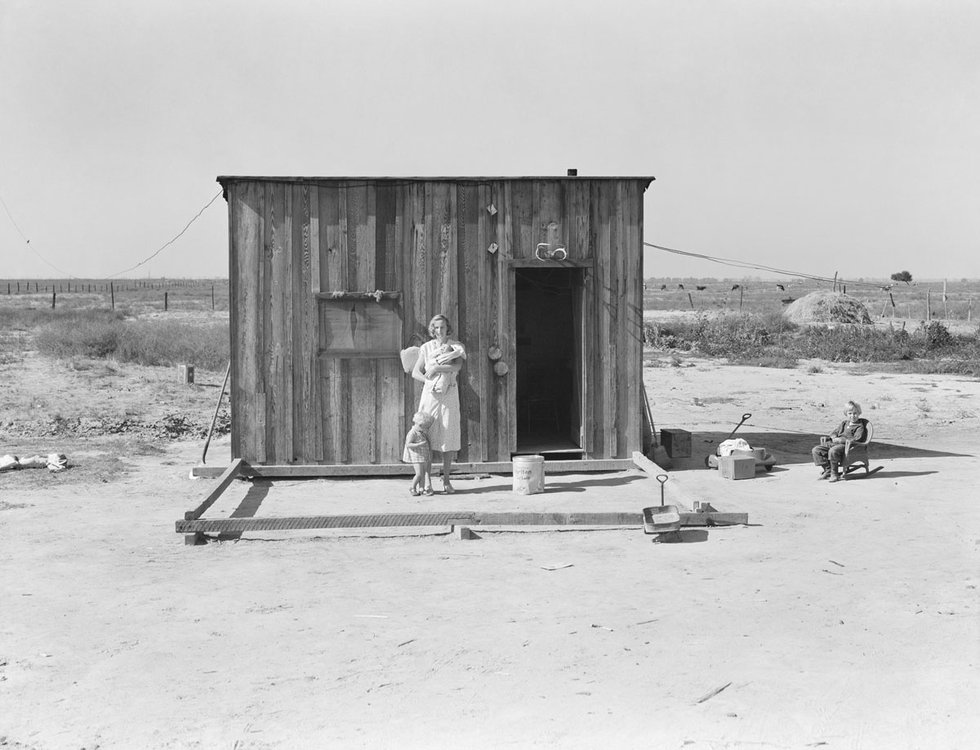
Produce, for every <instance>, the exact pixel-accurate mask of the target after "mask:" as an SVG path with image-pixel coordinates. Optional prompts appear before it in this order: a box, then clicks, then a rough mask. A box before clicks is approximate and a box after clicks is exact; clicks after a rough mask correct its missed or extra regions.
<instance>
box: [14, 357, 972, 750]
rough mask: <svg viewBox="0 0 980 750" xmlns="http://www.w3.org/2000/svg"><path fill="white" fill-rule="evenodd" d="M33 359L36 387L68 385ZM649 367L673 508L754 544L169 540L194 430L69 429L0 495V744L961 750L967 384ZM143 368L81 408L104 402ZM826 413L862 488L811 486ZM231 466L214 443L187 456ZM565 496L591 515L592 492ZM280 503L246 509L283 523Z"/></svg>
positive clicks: (374, 487) (563, 539) (562, 538)
mask: <svg viewBox="0 0 980 750" xmlns="http://www.w3.org/2000/svg"><path fill="white" fill-rule="evenodd" d="M32 362H33V364H31V365H30V367H31V368H39V369H37V370H34V369H31V370H30V372H31V377H41V376H43V377H45V378H47V379H46V380H45V381H44V382H45V389H46V391H48V392H52V393H58V392H60V391H59V389H60V388H62V387H67V380H66V379H70V378H75V377H76V376H77V372H71V373H69V372H68V371H67V370H66V369H65V368H63V367H62V368H60V369H58V368H49V369H50V371H43V368H44V367H46V366H47V365H44V364H43V363H39V362H37V361H34V360H32ZM648 364H649V366H648V367H647V368H646V369H645V370H644V375H645V383H646V387H647V389H648V392H649V394H650V398H651V401H652V404H651V406H652V410H653V414H654V418H655V421H656V422H657V427H658V428H661V427H680V428H684V429H688V430H691V431H692V432H693V433H694V434H693V451H692V456H691V457H690V458H688V459H677V460H676V461H675V468H674V470H672V471H671V472H670V477H671V478H670V480H669V481H668V484H667V488H668V491H669V492H670V493H671V499H677V501H678V502H680V501H681V500H682V499H683V500H684V501H689V500H691V499H694V498H701V499H709V500H710V501H711V502H712V503H714V504H715V505H717V506H720V507H722V509H726V508H727V509H737V510H742V511H746V512H748V513H749V519H750V525H749V526H744V527H729V528H711V529H709V530H699V531H697V533H691V534H689V535H688V536H687V537H686V538H685V541H686V542H690V543H681V544H655V543H652V542H651V537H649V536H645V535H644V534H643V533H642V531H641V530H639V529H636V528H612V529H603V530H594V531H582V530H576V531H565V532H557V531H543V530H533V531H523V532H496V533H482V534H481V538H480V539H478V540H474V541H461V540H458V539H456V538H454V537H453V536H452V535H450V534H448V533H446V531H445V530H444V529H438V528H437V529H435V530H430V531H428V532H421V531H419V532H406V531H403V532H400V533H391V534H381V533H377V532H374V533H371V534H368V533H363V532H362V533H358V532H347V533H341V532H304V533H294V534H279V535H273V534H255V535H251V536H246V537H244V538H242V539H241V540H239V541H235V542H231V541H229V542H223V543H214V544H209V545H207V546H203V547H185V546H184V545H183V543H182V537H180V536H178V535H177V534H175V533H174V521H175V520H176V519H177V518H180V517H182V514H183V512H184V511H185V510H187V509H189V508H191V507H193V506H194V505H196V504H197V502H198V501H199V500H200V499H201V498H202V497H203V496H204V495H205V494H206V493H207V491H208V489H209V488H210V486H211V485H212V484H213V481H210V480H194V479H191V478H190V477H189V475H188V469H189V468H190V467H191V466H192V465H194V464H196V463H198V462H199V459H200V450H201V441H200V440H194V441H189V442H188V441H183V442H180V441H163V440H157V441H155V442H152V450H151V447H150V446H147V445H145V444H144V443H143V442H139V443H126V442H119V441H120V440H122V439H123V438H120V436H115V437H114V438H113V440H116V442H111V441H108V442H107V439H103V438H96V437H88V438H81V437H77V436H76V437H73V438H72V440H74V441H76V442H74V443H72V450H71V451H69V452H70V453H72V454H73V455H72V457H73V459H74V460H75V462H76V466H75V467H74V468H73V469H72V470H70V471H68V472H65V473H63V474H48V473H47V472H45V471H43V470H37V471H29V470H23V471H19V472H8V473H5V474H2V475H0V571H2V575H0V747H11V748H70V749H72V750H78V749H79V748H88V749H89V750H92V748H96V747H99V748H229V749H231V748H294V747H343V748H357V747H370V748H379V747H380V748H416V747H418V748H431V747H439V748H441V747H446V748H450V747H452V748H457V747H465V748H509V747H512V748H525V747H541V748H544V747H562V748H597V747H604V748H605V747H610V748H641V747H643V748H649V747H656V748H661V747H663V748H691V749H692V750H700V749H702V748H705V749H707V748H743V747H745V748H808V747H827V748H968V747H974V746H975V745H976V742H977V737H978V735H980V719H978V718H977V716H978V714H977V712H976V702H977V698H978V695H980V692H978V688H980V676H978V675H980V672H978V659H980V619H978V604H980V601H978V594H977V585H978V578H980V575H978V573H980V566H978V551H980V547H978V544H980V518H978V514H977V513H976V510H975V502H976V501H975V499H974V498H975V491H974V490H970V489H969V488H970V487H971V486H973V485H975V483H976V481H977V477H978V476H980V474H978V469H980V462H978V459H977V457H976V445H977V438H976V436H977V433H978V429H980V416H978V412H980V383H978V382H977V381H976V380H971V379H965V378H957V377H946V376H922V375H914V376H899V375H870V376H868V375H862V374H860V373H859V372H857V371H855V370H854V369H851V368H846V367H832V366H828V365H826V364H821V363H804V364H803V365H802V366H801V367H800V368H799V369H796V370H768V369H767V370H760V369H754V368H740V367H723V366H720V365H718V364H716V363H710V362H705V361H683V362H679V365H680V366H673V365H674V364H675V363H674V361H673V360H672V359H671V358H669V357H652V358H651V359H650V362H649V363H648ZM20 366H21V365H14V364H7V365H5V366H4V367H5V368H6V370H5V372H6V374H7V375H8V376H9V374H10V369H9V368H11V367H20ZM134 373H135V374H134ZM139 374H140V373H137V372H135V371H132V370H130V368H120V372H119V374H114V375H113V376H112V378H113V382H114V383H116V386H115V387H114V388H111V389H102V391H97V389H92V391H91V392H92V393H97V392H101V393H103V397H106V398H108V396H106V395H105V394H107V393H111V394H113V395H112V396H111V399H110V402H111V404H112V405H113V406H112V408H115V409H117V410H119V411H120V412H123V413H124V412H125V409H126V408H129V407H127V406H126V405H125V403H123V402H124V400H125V399H126V398H128V396H126V394H127V393H130V391H128V390H126V388H125V386H126V385H127V384H132V382H133V377H134V376H135V375H139ZM142 375H144V376H145V373H142ZM63 380H64V381H65V382H62V381H63ZM218 382H219V383H220V380H218ZM8 383H9V378H8ZM35 387H36V386H35ZM84 391H85V389H84V388H79V389H78V390H77V391H76V392H75V397H76V398H81V397H82V394H83V393H84ZM214 396H215V389H214V388H213V387H212V388H211V390H210V392H209V396H208V398H206V399H205V398H203V397H202V398H201V403H199V404H197V405H196V406H195V407H193V408H195V409H196V410H197V412H199V413H196V416H195V418H202V417H201V414H203V418H204V419H205V421H206V419H207V418H209V417H210V411H211V409H213V398H214ZM141 398H144V400H145V398H146V396H145V395H143V396H141ZM174 398H177V396H175V397H174ZM846 398H856V399H857V400H859V401H861V402H862V403H863V405H864V407H865V410H866V415H867V416H869V417H870V418H871V419H872V420H874V422H875V425H876V430H877V431H876V438H877V440H878V441H879V442H878V443H877V444H876V446H875V448H874V451H875V452H874V464H875V465H880V466H882V467H884V468H883V469H882V471H880V472H878V473H877V474H875V475H874V476H873V477H870V478H868V479H862V480H858V481H848V482H843V483H838V484H836V485H828V483H826V482H818V481H816V471H815V469H814V467H813V466H812V465H809V464H808V463H807V461H808V452H809V447H810V445H811V444H812V442H813V438H814V436H815V435H816V434H817V433H820V432H823V431H825V430H827V429H829V428H830V427H831V426H832V425H833V424H834V423H835V422H836V420H837V419H838V418H839V412H840V411H841V409H842V404H843V401H844V400H845V399H846ZM172 402H173V399H170V404H168V405H167V407H166V408H168V409H169V408H172ZM76 406H77V405H76ZM105 407H106V404H105V403H103V404H101V405H96V406H94V407H89V408H94V409H99V408H105ZM134 408H135V407H134ZM188 408H191V407H188ZM743 413H751V414H752V417H751V418H750V419H748V420H747V422H746V424H745V425H743V427H742V428H741V429H740V430H739V433H738V434H740V435H743V436H745V437H746V438H747V439H748V440H749V441H750V442H751V443H752V444H755V445H759V444H761V445H764V446H766V447H768V448H769V449H770V450H771V451H772V452H773V453H774V454H775V455H776V457H777V460H778V463H777V466H776V467H775V469H774V470H773V471H772V472H771V473H762V474H760V475H759V476H757V477H756V478H755V479H752V480H746V481H740V482H731V481H726V480H723V479H721V478H720V477H719V475H718V473H717V472H714V471H708V470H705V469H703V468H702V466H703V463H702V462H703V458H704V456H705V455H707V454H708V453H710V452H712V451H713V450H714V447H715V445H716V444H717V441H718V440H720V439H722V438H724V437H725V436H726V435H727V433H728V432H729V431H730V430H731V428H732V427H734V425H735V424H736V423H737V422H738V421H739V419H740V418H741V416H742V414H743ZM0 436H3V433H0ZM123 437H124V436H123ZM4 439H5V440H7V445H8V446H12V447H7V448H2V449H0V453H8V452H19V453H22V454H23V453H33V452H37V453H47V452H50V451H53V450H59V449H62V448H63V447H64V446H63V444H61V443H59V444H55V443H54V442H53V441H54V440H56V437H52V436H46V437H42V438H37V439H33V440H28V439H27V438H25V437H23V436H22V435H20V434H19V433H18V434H17V435H15V436H13V437H11V435H9V434H7V435H6V437H5V438H4ZM141 439H142V438H141ZM141 445H142V446H144V447H142V448H141V447H140V446H141ZM110 455H111V456H112V457H113V459H114V460H115V461H116V463H115V464H112V467H113V469H112V471H108V470H106V472H105V473H104V474H103V475H99V474H98V472H93V469H92V467H93V466H94V465H99V466H102V467H103V468H105V467H106V466H108V465H109V464H108V463H107V462H108V458H107V457H108V456H110ZM227 456H228V442H227V439H226V438H223V439H221V440H219V441H218V442H217V443H216V444H215V445H214V446H213V448H212V450H211V452H210V453H209V463H218V464H220V463H222V462H223V461H226V460H227ZM599 476H604V475H599ZM626 479H629V481H628V482H627V481H625V479H622V478H621V479H620V480H617V479H616V478H615V477H613V478H611V479H610V480H609V486H610V487H611V486H612V485H614V484H616V483H617V482H618V484H619V485H620V486H621V487H625V488H627V490H628V491H629V492H634V493H635V495H636V497H635V500H633V501H632V502H633V503H634V504H635V505H636V508H637V509H639V507H641V506H642V505H644V504H649V498H650V497H652V496H653V495H652V493H653V490H652V489H650V486H653V487H655V486H656V485H655V483H654V482H653V480H652V479H648V478H644V477H640V478H638V479H637V478H634V477H632V476H630V477H627V478H626ZM556 481H557V480H556ZM565 481H566V482H568V483H569V484H568V486H566V488H565V489H568V490H572V489H578V490H579V491H578V492H577V493H576V494H575V497H576V502H579V503H590V502H593V501H594V502H595V503H597V504H600V505H601V503H602V502H603V499H604V497H605V495H604V493H605V492H606V491H607V490H606V489H605V485H604V484H603V483H602V482H597V481H596V480H595V476H594V475H593V476H592V477H590V478H589V479H586V480H582V481H581V482H579V486H578V487H577V488H576V487H572V486H571V485H573V484H575V483H576V482H577V481H578V480H576V479H575V477H574V475H573V476H572V477H571V478H569V479H567V480H565ZM481 482H485V483H487V486H492V487H497V488H498V489H499V487H500V486H503V487H506V483H507V480H506V479H502V478H500V477H494V478H476V479H472V480H463V481H460V482H458V486H459V489H460V490H461V491H460V492H459V493H458V494H457V495H456V496H454V498H453V503H454V504H456V505H457V507H472V506H474V505H476V504H477V503H479V502H481V498H484V497H491V495H492V493H491V494H486V495H484V494H481V490H480V488H481V487H483V485H481V484H480V483H481ZM643 483H646V484H645V485H644V484H643ZM404 485H405V481H404V480H373V482H372V483H371V484H365V485H347V486H345V491H347V492H349V493H352V495H353V496H354V497H361V498H366V497H374V496H375V495H382V494H385V493H391V494H392V496H394V494H397V495H398V496H399V497H402V496H403V494H404ZM290 486H293V487H295V488H296V489H295V492H294V495H293V496H298V495H299V494H300V490H299V485H298V483H284V484H283V486H281V487H278V488H276V489H275V490H274V492H273V493H272V494H275V495H276V497H277V498H278V500H279V501H280V502H282V503H285V504H288V503H289V502H291V500H290V497H291V495H290V492H291V490H290ZM302 487H303V492H305V493H307V494H314V495H315V494H316V493H317V492H321V493H322V497H324V498H326V497H329V496H331V494H334V495H339V494H341V493H340V491H339V490H338V489H337V488H336V487H335V486H333V485H332V484H331V483H329V482H319V483H318V484H316V485H310V484H306V485H302ZM365 488H369V489H368V490H367V491H366V490H365ZM468 494H469V497H467V495H468ZM506 495H507V493H506V492H505V493H504V494H503V495H502V496H499V497H506ZM492 496H493V497H498V495H492ZM564 496H565V495H564V494H562V493H561V492H559V493H557V494H555V495H549V494H547V493H546V494H545V495H544V496H541V497H543V498H544V501H547V502H551V498H556V500H555V501H556V502H559V501H560V502H564V500H562V498H563V497H564ZM438 499H441V501H442V503H443V504H445V498H439V496H437V500H438ZM497 501H498V502H503V500H502V499H498V500H497ZM464 504H465V506H464Z"/></svg>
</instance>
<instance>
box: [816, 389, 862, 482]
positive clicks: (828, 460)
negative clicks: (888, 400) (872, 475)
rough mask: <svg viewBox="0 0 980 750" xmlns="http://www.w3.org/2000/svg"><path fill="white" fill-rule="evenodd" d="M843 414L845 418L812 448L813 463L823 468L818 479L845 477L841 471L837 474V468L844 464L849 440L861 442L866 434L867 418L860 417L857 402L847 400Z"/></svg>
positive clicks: (834, 479) (832, 480) (859, 408)
mask: <svg viewBox="0 0 980 750" xmlns="http://www.w3.org/2000/svg"><path fill="white" fill-rule="evenodd" d="M844 416H845V417H847V419H845V420H844V421H843V422H841V423H840V424H839V425H838V426H837V429H835V430H834V431H833V432H831V433H830V435H825V436H823V437H821V438H820V445H817V446H814V448H813V451H812V453H813V463H814V464H816V465H817V466H819V467H820V468H822V469H823V473H821V474H820V477H819V478H820V479H829V480H830V481H831V482H836V481H838V480H839V479H846V478H847V475H846V473H844V472H843V471H841V473H840V474H838V469H839V468H841V467H843V465H844V459H845V456H846V454H847V448H848V445H850V443H851V442H857V443H861V442H863V441H864V439H865V438H866V437H867V436H868V427H867V425H868V420H866V419H861V405H860V404H859V403H857V402H856V401H848V402H847V405H846V406H845V408H844Z"/></svg>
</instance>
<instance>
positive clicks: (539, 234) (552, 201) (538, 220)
mask: <svg viewBox="0 0 980 750" xmlns="http://www.w3.org/2000/svg"><path fill="white" fill-rule="evenodd" d="M561 192H562V183H561V181H559V180H535V181H534V182H533V186H532V195H533V201H534V208H533V216H534V218H533V224H532V230H533V236H532V239H531V242H530V243H529V246H528V252H529V254H530V257H534V253H535V250H536V249H537V246H538V243H541V242H543V243H545V244H547V245H548V246H549V248H551V249H555V248H556V247H558V246H561V247H566V246H567V245H568V241H567V239H565V237H566V234H565V221H564V213H563V210H562V194H561Z"/></svg>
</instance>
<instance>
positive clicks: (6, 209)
mask: <svg viewBox="0 0 980 750" xmlns="http://www.w3.org/2000/svg"><path fill="white" fill-rule="evenodd" d="M0 204H3V210H4V212H5V213H6V214H7V218H8V219H10V223H11V224H13V225H14V229H16V230H17V234H19V235H20V236H21V237H22V238H23V240H24V244H25V245H27V249H28V250H30V251H31V252H32V253H34V255H36V256H37V257H38V258H39V259H40V260H41V261H42V262H43V263H45V264H46V265H48V266H50V267H51V268H53V269H54V270H55V271H57V272H58V273H60V274H61V275H62V276H67V277H68V278H72V279H73V278H75V277H74V276H72V275H71V274H70V273H68V272H67V271H64V270H62V269H60V268H58V266H56V265H55V264H54V263H52V262H51V261H50V260H48V259H47V258H45V257H44V256H43V255H41V253H39V252H38V251H37V250H36V249H35V248H33V247H31V240H30V238H29V237H28V236H27V235H26V234H24V232H23V231H22V230H21V228H20V226H19V225H18V224H17V222H16V221H15V220H14V215H13V214H12V213H10V208H9V207H8V206H7V201H5V200H4V199H3V196H2V195H0Z"/></svg>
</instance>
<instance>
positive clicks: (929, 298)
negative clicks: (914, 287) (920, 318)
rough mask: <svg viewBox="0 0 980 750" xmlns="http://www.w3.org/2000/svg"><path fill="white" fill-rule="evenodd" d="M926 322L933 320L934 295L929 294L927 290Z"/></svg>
mask: <svg viewBox="0 0 980 750" xmlns="http://www.w3.org/2000/svg"><path fill="white" fill-rule="evenodd" d="M926 320H927V321H931V320H932V295H931V294H929V290H928V289H926Z"/></svg>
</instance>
